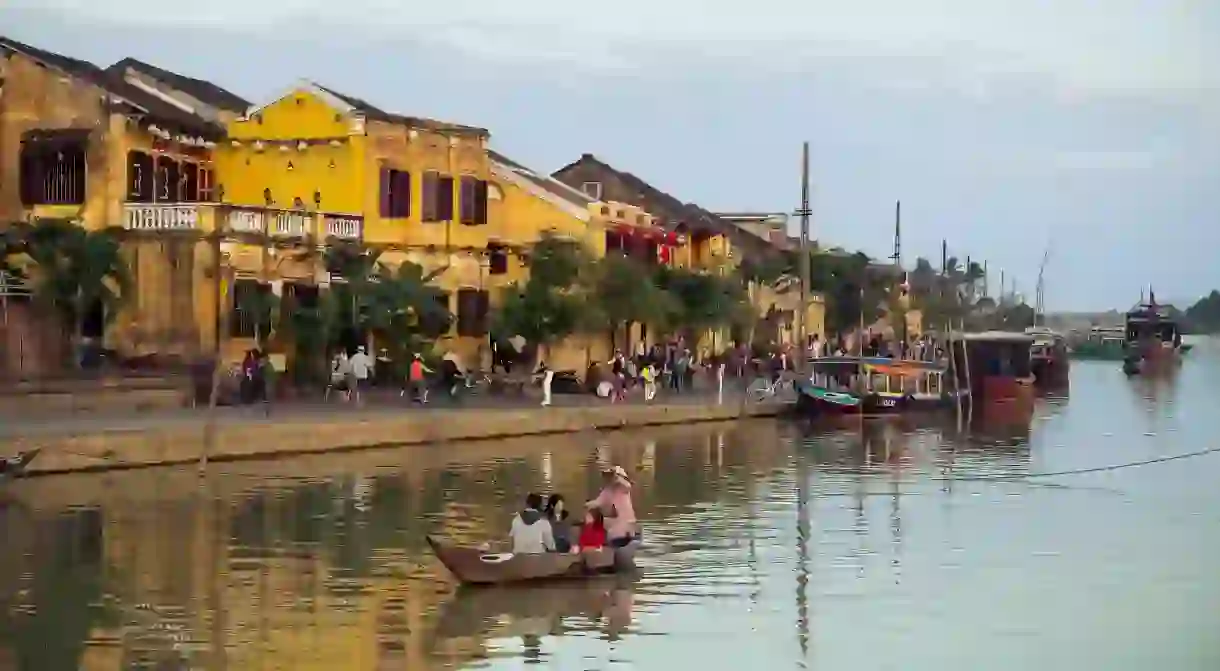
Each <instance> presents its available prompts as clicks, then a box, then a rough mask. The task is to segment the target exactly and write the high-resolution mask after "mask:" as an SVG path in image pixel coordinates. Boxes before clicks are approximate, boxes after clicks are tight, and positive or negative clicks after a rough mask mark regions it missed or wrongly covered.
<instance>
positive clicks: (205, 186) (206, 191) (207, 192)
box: [199, 168, 214, 203]
mask: <svg viewBox="0 0 1220 671" xmlns="http://www.w3.org/2000/svg"><path fill="white" fill-rule="evenodd" d="M213 195H214V192H213V189H212V169H211V168H200V169H199V201H200V202H202V203H210V202H212V196H213Z"/></svg>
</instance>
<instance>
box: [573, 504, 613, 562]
mask: <svg viewBox="0 0 1220 671" xmlns="http://www.w3.org/2000/svg"><path fill="white" fill-rule="evenodd" d="M602 547H606V518H605V517H604V516H602V511H600V510H598V509H596V508H594V509H593V510H589V511H587V512H585V524H584V526H582V527H581V528H580V538H579V539H577V541H576V547H574V548H572V551H573V552H580V551H581V550H593V549H596V548H602Z"/></svg>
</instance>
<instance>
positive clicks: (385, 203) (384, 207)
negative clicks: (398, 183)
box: [377, 168, 392, 217]
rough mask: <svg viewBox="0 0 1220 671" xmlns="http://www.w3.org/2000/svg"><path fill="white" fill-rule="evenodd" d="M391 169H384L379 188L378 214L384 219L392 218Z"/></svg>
mask: <svg viewBox="0 0 1220 671" xmlns="http://www.w3.org/2000/svg"><path fill="white" fill-rule="evenodd" d="M391 186H392V184H391V182H390V169H389V168H382V169H381V175H380V180H379V184H378V186H377V200H378V206H377V213H378V214H379V215H380V216H382V217H390V216H392V215H391V213H390V189H391Z"/></svg>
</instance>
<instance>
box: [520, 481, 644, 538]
mask: <svg viewBox="0 0 1220 671" xmlns="http://www.w3.org/2000/svg"><path fill="white" fill-rule="evenodd" d="M602 477H603V486H602V490H601V492H600V493H599V494H598V495H597V498H595V499H593V500H592V501H589V502H587V503H586V504H585V514H584V521H583V523H581V524H580V525H579V527H580V532H579V535H578V536H577V538H576V539H575V541H573V538H572V531H573V527H574V526H575V525H573V524H572V522H571V521H570V519H569V518H570V515H569V513H568V511H567V510H566V509H565V507H564V499H563V496H562V495H560V494H551V495H550V496H549V497H548V498H547V500H546V504H545V505H543V501H542V495H541V494H537V493H531V494H530V495H529V496H527V497H525V508H524V509H523V510H521V512H519V513H517V514H516V515H515V516H514V517H513V522H512V526H511V528H510V530H509V537H510V538H511V540H512V551H513V553H514V554H543V553H546V552H562V553H567V552H573V553H578V552H580V551H581V550H588V549H597V548H602V547H614V548H619V547H626V546H627V545H628V544H629V543H631V542H632V541H633V540H635V539H636V538H637V537H638V535H639V532H638V531H637V529H636V519H635V507H634V506H633V505H632V501H631V487H632V484H631V478H630V477H629V476H628V475H627V471H626V469H624V468H623V467H622V466H614V467H612V468H608V469H606V470H604V471H603V472H602Z"/></svg>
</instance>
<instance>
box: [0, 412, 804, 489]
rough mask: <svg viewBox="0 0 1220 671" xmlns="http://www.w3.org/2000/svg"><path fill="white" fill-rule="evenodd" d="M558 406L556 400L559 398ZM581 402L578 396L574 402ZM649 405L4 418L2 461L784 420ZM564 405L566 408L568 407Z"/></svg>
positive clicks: (109, 461)
mask: <svg viewBox="0 0 1220 671" xmlns="http://www.w3.org/2000/svg"><path fill="white" fill-rule="evenodd" d="M558 400H559V399H557V401H558ZM573 400H575V399H573ZM667 401H668V402H656V403H649V404H645V403H642V402H639V401H631V402H626V403H617V404H611V403H608V402H605V401H599V402H588V401H584V400H583V399H581V400H580V401H577V402H575V403H574V404H571V405H562V404H561V405H556V406H552V407H549V408H541V407H538V406H537V405H529V406H524V404H514V405H509V406H506V405H505V404H496V405H490V406H486V407H478V406H474V407H471V406H466V407H444V408H435V409H434V408H426V409H425V408H418V407H406V406H404V405H401V404H393V405H389V406H386V405H372V404H371V405H370V406H369V407H365V408H360V409H356V408H352V407H350V406H346V405H341V404H330V405H324V406H318V405H304V406H300V407H293V406H275V408H274V410H273V412H272V413H271V415H270V416H264V415H263V413H262V412H261V410H260V409H259V408H257V407H247V408H223V409H219V410H218V411H217V417H216V421H214V422H212V423H211V425H210V426H209V422H208V421H207V413H206V411H204V410H183V411H177V412H172V413H160V414H151V415H147V416H127V417H121V416H120V417H78V418H73V417H60V418H55V417H44V418H42V419H38V420H21V419H17V418H7V419H6V420H5V422H4V426H3V428H2V429H0V455H10V454H13V453H15V452H17V451H20V450H28V449H31V448H34V447H38V448H41V449H42V453H41V454H40V455H39V457H38V459H37V460H36V461H35V462H34V463H33V464H32V465H31V469H30V471H31V473H32V474H50V473H67V472H75V471H90V470H107V469H120V468H137V467H148V466H160V465H171V464H184V463H195V462H198V461H199V460H200V457H201V455H203V454H205V453H206V455H207V458H208V460H209V461H231V460H237V459H251V458H271V457H279V456H287V455H301V454H316V453H324V452H333V451H340V450H352V449H358V448H366V447H375V446H386V445H428V444H434V443H445V442H455V441H476V440H489V439H498V438H513V437H528V436H542V435H548V434H563V433H579V432H586V431H604V430H614V429H623V428H630V427H649V426H666V425H687V424H694V423H702V422H723V421H729V420H736V419H742V418H749V417H769V416H774V415H776V414H778V413H779V412H780V411H781V410H782V408H783V405H782V404H780V403H762V404H756V403H743V402H742V400H741V398H740V397H736V396H735V397H732V398H730V397H726V398H725V399H724V402H723V403H718V402H717V399H716V397H715V396H709V395H706V394H692V395H690V396H686V397H679V398H673V399H667ZM561 403H562V402H561Z"/></svg>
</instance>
